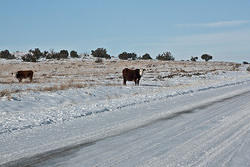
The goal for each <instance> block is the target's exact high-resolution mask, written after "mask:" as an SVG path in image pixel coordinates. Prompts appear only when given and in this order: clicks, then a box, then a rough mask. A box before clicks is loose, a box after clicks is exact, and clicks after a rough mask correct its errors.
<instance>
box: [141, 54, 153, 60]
mask: <svg viewBox="0 0 250 167" xmlns="http://www.w3.org/2000/svg"><path fill="white" fill-rule="evenodd" d="M139 59H142V60H151V59H152V58H151V57H150V55H149V54H148V53H146V54H144V55H142V57H140V58H139Z"/></svg>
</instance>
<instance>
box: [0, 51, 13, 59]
mask: <svg viewBox="0 0 250 167" xmlns="http://www.w3.org/2000/svg"><path fill="white" fill-rule="evenodd" d="M0 58H2V59H15V58H16V57H15V56H14V55H13V54H10V52H9V51H8V50H3V51H1V52H0Z"/></svg>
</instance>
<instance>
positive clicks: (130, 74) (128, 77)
mask: <svg viewBox="0 0 250 167" xmlns="http://www.w3.org/2000/svg"><path fill="white" fill-rule="evenodd" d="M144 71H145V69H135V70H131V69H128V68H124V69H123V70H122V76H123V85H126V81H134V82H135V85H139V81H140V79H141V77H142V75H143V72H144Z"/></svg>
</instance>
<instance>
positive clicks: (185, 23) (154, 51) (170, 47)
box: [0, 0, 250, 62]
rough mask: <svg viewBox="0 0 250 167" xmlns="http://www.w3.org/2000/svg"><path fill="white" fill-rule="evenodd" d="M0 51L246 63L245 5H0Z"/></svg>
mask: <svg viewBox="0 0 250 167" xmlns="http://www.w3.org/2000/svg"><path fill="white" fill-rule="evenodd" d="M0 22H1V24H0V50H3V49H9V50H10V51H12V52H13V51H17V50H18V51H27V50H29V49H32V48H36V47H38V48H40V49H41V50H50V49H55V50H56V51H59V50H60V49H68V50H76V51H78V52H79V53H84V52H87V53H90V51H91V50H94V49H96V48H98V47H102V48H106V49H107V51H108V53H109V54H110V55H111V56H118V54H119V53H121V52H123V51H126V52H135V53H137V54H138V56H140V55H142V54H144V53H149V54H150V55H151V56H152V57H154V58H155V57H156V56H157V55H158V54H159V53H162V52H165V51H170V52H171V53H172V54H173V56H174V57H175V58H176V59H177V60H181V59H184V60H186V59H190V57H191V56H198V57H200V56H201V55H202V54H203V53H208V54H211V55H212V56H213V58H214V60H219V61H221V60H226V61H236V62H242V61H250V1H249V0H240V1H237V0H219V1H218V0H189V1H188V0H185V1H184V0H0Z"/></svg>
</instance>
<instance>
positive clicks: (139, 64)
mask: <svg viewBox="0 0 250 167" xmlns="http://www.w3.org/2000/svg"><path fill="white" fill-rule="evenodd" d="M125 67H128V68H144V69H146V71H145V74H144V76H143V77H142V79H141V82H140V86H134V83H133V82H128V84H127V86H123V85H122V76H121V71H122V69H123V68H125ZM247 67H248V65H241V64H236V63H226V62H184V61H173V62H161V61H156V60H151V61H120V60H116V59H111V60H106V61H103V62H102V63H96V62H95V61H94V60H93V59H77V60H73V59H72V60H65V61H42V62H38V63H23V62H20V61H18V60H11V61H3V60H0V141H1V143H0V155H1V156H0V166H1V164H2V165H3V166H18V164H22V165H21V166H25V165H26V164H39V163H40V162H41V161H43V160H44V159H42V158H41V157H47V156H46V155H48V156H51V154H53V155H54V154H55V153H56V152H64V151H65V150H66V149H67V148H74V147H80V146H81V145H84V144H86V143H95V142H97V141H99V140H101V139H104V138H107V137H111V136H117V135H120V134H123V133H124V132H128V131H131V130H132V129H137V128H138V127H143V126H145V125H148V124H153V123H154V122H157V121H158V120H161V119H165V118H167V117H169V116H171V114H172V115H173V114H177V113H181V112H183V111H186V110H191V109H196V108H197V107H198V108H199V107H202V106H206V105H209V104H212V103H215V102H217V101H220V100H223V99H228V98H232V97H235V96H237V95H240V94H247V92H249V91H250V72H248V71H246V68H247ZM18 70H33V71H34V82H32V83H29V81H28V80H26V81H24V82H23V83H18V81H17V79H15V78H14V77H13V76H12V75H11V73H12V72H16V71H18ZM249 97H250V96H247V95H246V97H244V100H243V99H241V100H239V103H238V104H239V105H242V107H239V108H237V110H240V109H242V113H241V114H238V113H237V114H235V113H234V112H233V110H232V111H231V110H230V108H229V109H227V110H228V111H230V113H233V114H232V115H230V114H229V113H227V112H226V111H224V110H220V109H218V110H217V109H216V110H215V111H218V112H220V111H221V117H223V119H220V120H218V119H211V120H212V121H211V122H208V123H207V124H206V126H207V127H213V121H225V122H226V123H227V124H226V125H225V126H226V127H227V128H229V129H230V127H231V126H232V128H233V129H231V131H230V133H225V136H223V138H220V137H218V138H217V139H218V140H226V137H228V136H229V137H230V134H232V135H236V134H235V133H234V132H237V128H239V127H240V126H238V124H239V125H241V126H243V127H244V129H242V134H241V135H242V136H240V134H239V141H241V140H242V139H243V137H246V136H247V137H248V139H249V140H246V142H245V143H247V142H248V143H249V141H250V138H249V137H250V136H249V135H246V134H249V132H250V127H249V126H250V123H246V122H247V121H248V120H249V118H248V117H249V115H250V110H249V106H250V102H249V101H250V99H247V98H249ZM243 102H244V103H243ZM243 104H244V105H243ZM231 108H233V107H231ZM201 113H202V112H201ZM215 113H216V112H215ZM217 114H220V113H217ZM194 116H196V115H194ZM213 116H214V115H213V114H212V115H209V114H208V115H207V118H209V117H213ZM201 118H202V117H201V116H197V119H201ZM188 119H190V118H187V120H188ZM202 119H206V118H202ZM241 119H242V121H241ZM185 120H186V119H185ZM187 120H186V121H187ZM182 121H183V120H182ZM203 121H204V120H203ZM235 122H238V124H237V125H235V126H234V125H233V123H235ZM248 122H250V121H248ZM199 123H202V121H201V122H198V124H199ZM189 126H190V127H187V128H191V127H192V126H193V124H190V125H189ZM156 127H157V126H154V127H152V128H153V129H155V128H156ZM178 130H180V129H178V128H177V129H176V132H177V131H178ZM223 130H225V129H223V128H222V129H221V131H219V129H215V130H212V129H210V132H213V133H211V134H210V133H209V134H210V135H212V134H213V135H215V134H216V132H218V133H220V132H223ZM152 133H153V132H152ZM171 133H173V135H174V131H171ZM196 133H202V129H199V130H196V131H195V130H194V131H193V133H191V134H193V135H195V134H196ZM239 133H240V132H239ZM134 136H136V135H131V136H126V137H130V138H131V137H134ZM168 137H171V135H170V136H168ZM210 138H211V136H210ZM210 138H209V137H203V136H200V138H198V137H196V138H194V139H193V140H197V141H199V142H200V143H201V144H202V143H203V142H204V143H207V145H206V149H207V151H208V152H206V153H202V151H201V150H200V148H199V147H198V146H197V148H190V147H187V148H186V149H185V147H181V146H180V145H176V147H175V148H176V150H175V149H173V148H171V149H169V150H167V148H166V149H163V150H162V149H159V148H158V149H156V150H155V152H154V158H153V157H151V154H150V153H145V154H140V155H137V156H139V157H138V161H137V160H135V159H133V158H131V160H132V161H129V159H130V158H128V159H121V157H120V159H119V157H117V159H115V158H113V159H110V157H112V156H114V155H115V154H117V153H113V154H112V153H110V154H107V155H106V157H105V155H104V154H103V155H102V156H103V158H100V159H98V158H96V159H94V158H93V157H94V156H95V154H96V156H98V155H97V153H98V152H97V150H98V149H100V148H102V146H101V144H100V146H99V147H97V145H96V148H93V150H94V151H93V150H92V154H91V155H92V156H93V157H90V156H85V158H86V159H85V160H86V161H85V162H81V163H80V164H78V166H81V164H85V165H86V166H141V165H144V166H162V165H163V164H170V165H169V166H177V165H180V166H192V165H191V164H193V165H194V166H199V165H197V164H196V163H194V162H196V161H195V160H196V158H197V157H200V158H204V159H205V160H207V161H209V162H210V160H213V158H212V156H207V157H208V158H207V157H206V154H209V151H211V150H209V149H208V148H210V149H212V144H214V143H212V142H211V143H209V142H208V140H210ZM153 139H154V138H153V137H152V141H153ZM156 139H157V142H158V143H161V142H163V143H164V141H160V139H161V138H156ZM236 139H237V138H234V141H235V142H236V143H237V142H238V141H237V140H236ZM117 140H119V139H117ZM161 140H162V139H161ZM184 140H185V138H184ZM152 141H151V140H145V141H143V140H142V141H140V142H142V143H144V144H145V146H148V144H147V142H152ZM182 142H184V141H182ZM192 142H195V141H192ZM213 142H216V141H215V140H213ZM228 142H230V141H228ZM104 143H106V144H107V143H108V142H104ZM123 144H124V143H123ZM173 145H174V142H173ZM225 145H226V144H225ZM166 146H167V145H166ZM220 146H221V147H223V146H222V145H220ZM247 146H248V148H250V144H248V145H247ZM161 147H162V146H161ZM198 148H199V149H198ZM230 148H231V149H233V148H234V147H233V144H232V146H231V147H230ZM139 149H141V148H139V145H138V148H137V149H135V150H133V151H134V152H136V150H137V151H138V150H139ZM190 149H191V150H190ZM192 149H194V150H193V151H192ZM218 149H219V148H218ZM196 150H197V152H196ZM157 151H158V152H157ZM198 151H199V152H198ZM184 152H189V154H188V155H187V156H186V157H183V161H181V160H180V159H176V158H177V157H178V155H177V153H179V154H184ZM129 153H131V152H129ZM217 153H218V152H217ZM124 154H125V153H124ZM127 154H128V153H127ZM169 154H170V155H169ZM242 154H244V153H242ZM131 155H132V153H131ZM135 155H136V154H135ZM223 155H227V154H223ZM126 156H128V155H126ZM171 156H172V157H171ZM218 156H219V155H218ZM228 156H233V155H231V154H228ZM146 157H147V160H146V159H145V158H146ZM185 158H186V159H185ZM209 158H210V159H209ZM37 159H38V160H37ZM73 159H74V158H73ZM76 159H77V158H76ZM89 160H93V161H91V162H89ZM119 160H123V161H121V162H119ZM126 160H127V161H126ZM205 160H204V161H202V163H198V164H200V166H207V163H205V162H206V161H205ZM219 160H221V159H218V162H217V163H216V164H215V165H219V164H220V161H219ZM222 160H224V159H222ZM222 160H221V161H222ZM68 161H70V160H68ZM124 161H125V162H126V163H124ZM114 162H117V163H114ZM223 162H226V160H225V161H223ZM227 162H228V161H227ZM242 163H243V164H248V165H249V163H250V160H249V158H243V160H242ZM4 164H5V165H4ZM51 164H53V163H52V162H50V161H49V162H48V163H47V164H46V163H45V164H40V165H41V166H43V165H44V166H50V165H51ZM72 164H74V162H72ZM226 164H228V163H226ZM236 164H237V163H236ZM68 165H69V164H63V165H62V166H68ZM33 166H36V165H33ZM38 166H39V165H38ZM55 166H56V165H55ZM59 166H60V165H59Z"/></svg>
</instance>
